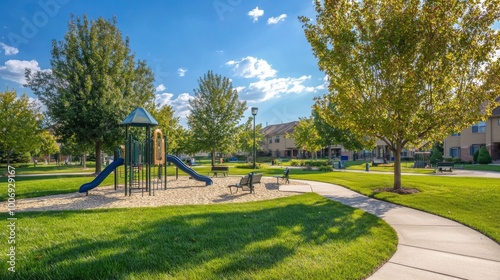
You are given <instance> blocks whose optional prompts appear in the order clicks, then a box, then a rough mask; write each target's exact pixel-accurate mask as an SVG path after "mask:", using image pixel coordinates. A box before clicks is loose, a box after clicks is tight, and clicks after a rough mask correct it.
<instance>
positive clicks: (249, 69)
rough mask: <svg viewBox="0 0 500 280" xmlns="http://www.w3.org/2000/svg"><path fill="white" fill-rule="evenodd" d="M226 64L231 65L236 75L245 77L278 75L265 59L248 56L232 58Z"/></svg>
mask: <svg viewBox="0 0 500 280" xmlns="http://www.w3.org/2000/svg"><path fill="white" fill-rule="evenodd" d="M226 65H228V66H231V67H232V68H233V71H234V73H235V75H236V76H239V77H243V78H259V79H261V80H262V79H266V78H272V77H275V76H276V73H277V72H278V71H276V70H274V69H273V68H272V67H271V65H269V63H267V61H265V60H264V59H257V58H255V57H251V56H247V57H245V58H242V59H241V60H239V61H234V60H230V61H228V62H226Z"/></svg>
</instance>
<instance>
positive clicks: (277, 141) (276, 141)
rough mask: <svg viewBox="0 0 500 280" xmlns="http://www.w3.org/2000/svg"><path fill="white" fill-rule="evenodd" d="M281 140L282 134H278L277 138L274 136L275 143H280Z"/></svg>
mask: <svg viewBox="0 0 500 280" xmlns="http://www.w3.org/2000/svg"><path fill="white" fill-rule="evenodd" d="M279 142H280V136H279V135H278V136H276V138H274V143H279Z"/></svg>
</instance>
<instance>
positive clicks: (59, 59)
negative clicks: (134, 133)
mask: <svg viewBox="0 0 500 280" xmlns="http://www.w3.org/2000/svg"><path fill="white" fill-rule="evenodd" d="M116 24H117V22H116V19H115V18H113V19H112V20H106V19H103V18H99V19H97V20H93V21H90V20H89V19H88V18H87V16H85V15H84V16H83V17H77V18H74V17H72V18H71V20H70V22H69V23H68V32H67V33H66V35H65V36H64V39H63V40H62V41H59V42H57V41H55V40H54V41H53V42H52V58H51V60H50V64H51V66H52V69H51V71H50V72H47V71H46V72H36V73H31V72H30V71H29V70H27V71H26V79H27V81H28V82H27V86H28V87H29V88H31V89H32V90H33V92H34V93H35V94H36V95H38V97H39V98H40V100H41V101H42V102H43V103H44V104H45V106H46V107H47V110H48V115H49V116H50V119H51V120H52V121H53V122H54V124H55V126H54V127H55V133H56V136H58V137H59V138H60V139H61V141H63V142H64V141H65V140H66V139H70V138H72V137H74V140H75V141H76V142H77V143H79V144H80V145H84V146H85V145H93V146H94V150H95V155H96V159H99V158H100V154H101V150H102V148H103V147H106V146H107V147H112V146H114V145H116V144H118V143H119V142H123V139H124V138H125V137H124V132H123V128H121V127H120V123H121V121H122V120H123V119H124V118H125V117H126V116H127V114H129V113H130V112H131V111H132V109H133V108H134V107H138V106H145V107H147V106H151V102H152V100H153V97H154V94H153V93H154V90H155V89H154V84H153V81H154V75H153V72H152V70H151V68H150V67H148V66H147V65H146V62H145V61H141V60H138V61H137V62H136V61H135V60H134V54H132V53H131V51H130V48H129V39H128V38H123V37H122V34H121V32H120V30H119V29H118V28H117V26H116ZM95 171H96V173H98V172H100V171H101V162H100V160H97V161H96V169H95Z"/></svg>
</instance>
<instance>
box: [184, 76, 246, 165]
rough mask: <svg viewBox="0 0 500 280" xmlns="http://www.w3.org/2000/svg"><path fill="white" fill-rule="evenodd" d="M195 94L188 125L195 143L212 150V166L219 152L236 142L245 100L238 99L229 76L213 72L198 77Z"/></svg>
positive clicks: (191, 102)
mask: <svg viewBox="0 0 500 280" xmlns="http://www.w3.org/2000/svg"><path fill="white" fill-rule="evenodd" d="M194 93H195V96H194V99H191V100H190V101H189V105H190V107H191V114H190V115H189V116H188V125H189V127H190V128H191V131H192V133H193V139H192V140H193V142H195V143H194V144H195V146H196V147H198V148H199V149H202V150H205V151H210V152H211V153H212V166H213V165H214V164H215V155H216V152H225V151H227V150H229V147H230V146H231V145H234V142H235V140H236V137H237V132H238V123H239V121H240V120H241V118H242V117H243V112H244V111H245V110H246V108H247V106H246V102H245V101H240V100H239V98H238V92H237V91H236V89H234V88H233V84H232V83H231V80H230V79H228V78H226V77H222V76H221V75H217V74H214V73H213V72H212V71H209V72H208V73H207V74H205V75H204V76H203V77H200V78H199V79H198V88H197V89H195V90H194Z"/></svg>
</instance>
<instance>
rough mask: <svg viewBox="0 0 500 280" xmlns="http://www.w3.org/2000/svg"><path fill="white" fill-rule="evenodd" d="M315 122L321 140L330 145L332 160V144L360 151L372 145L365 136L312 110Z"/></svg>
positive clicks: (329, 150)
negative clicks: (327, 119) (341, 127)
mask: <svg viewBox="0 0 500 280" xmlns="http://www.w3.org/2000/svg"><path fill="white" fill-rule="evenodd" d="M330 108H331V110H334V108H333V106H331V105H330ZM312 117H313V123H314V126H315V128H316V130H317V131H318V135H319V137H320V140H319V141H320V142H321V145H322V146H323V147H329V149H328V160H331V156H332V153H331V146H333V145H342V146H343V147H344V148H345V149H346V150H349V151H358V150H361V149H363V148H365V147H370V143H367V142H366V141H365V139H363V136H360V135H356V134H354V133H352V132H351V131H349V130H347V129H340V128H338V127H337V126H338V125H337V124H335V125H332V123H335V122H333V121H332V122H330V123H329V122H327V121H326V120H325V119H323V118H322V117H321V114H319V113H318V112H317V111H316V110H313V112H312Z"/></svg>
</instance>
